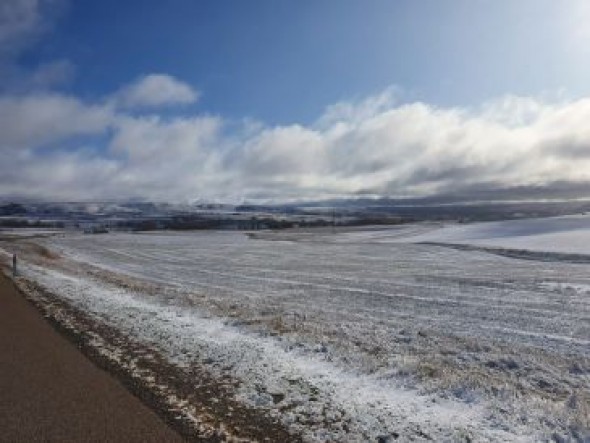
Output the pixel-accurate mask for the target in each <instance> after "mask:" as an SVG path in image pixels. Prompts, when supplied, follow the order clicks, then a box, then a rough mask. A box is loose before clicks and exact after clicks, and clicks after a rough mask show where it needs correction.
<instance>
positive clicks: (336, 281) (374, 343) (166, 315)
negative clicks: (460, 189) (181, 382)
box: [2, 225, 590, 441]
mask: <svg viewBox="0 0 590 443" xmlns="http://www.w3.org/2000/svg"><path fill="white" fill-rule="evenodd" d="M437 232H438V229H437V228H436V226H433V225H414V226H404V227H401V228H400V227H397V228H393V229H364V230H353V231H351V230H348V231H344V230H342V231H340V230H338V231H336V232H332V231H331V230H324V231H321V230H315V231H301V232H299V231H284V232H278V233H264V234H260V235H258V236H255V237H249V236H248V235H245V234H243V233H237V232H197V233H183V234H171V233H151V234H124V233H115V234H109V235H102V236H91V235H80V234H67V235H64V236H53V237H50V238H46V239H41V240H40V239H34V240H29V241H27V240H26V239H25V240H19V241H14V240H12V241H11V243H10V244H8V243H6V244H3V245H2V247H3V248H4V249H5V250H7V251H9V250H15V249H16V250H17V251H18V253H19V254H20V255H21V257H22V262H23V265H22V270H23V271H22V272H23V274H24V276H25V277H26V278H27V279H29V280H32V281H35V282H37V283H39V284H40V285H41V286H42V287H43V288H45V289H47V290H49V291H50V292H51V293H52V294H54V295H55V296H56V297H59V298H60V299H61V300H63V301H65V302H67V303H69V304H71V305H73V306H75V307H77V308H79V309H81V310H83V311H85V312H88V313H90V314H91V315H93V316H94V317H95V318H96V319H97V320H98V321H100V322H102V323H104V324H107V325H109V326H110V327H113V328H115V329H116V330H118V331H120V332H121V333H123V334H124V335H126V336H129V337H131V338H132V339H134V340H137V341H139V342H141V343H143V344H145V345H146V346H150V347H153V348H155V349H157V350H158V351H159V352H161V353H162V354H163V355H165V357H166V358H167V359H168V361H170V362H171V363H172V364H174V365H177V366H180V367H186V366H187V365H193V364H198V365H200V366H201V367H203V368H205V369H206V370H207V371H208V373H210V374H212V375H213V376H215V377H218V378H220V377H224V376H228V377H231V378H232V379H235V380H238V381H239V383H238V384H237V385H236V388H235V392H234V395H235V398H236V399H237V401H239V402H240V403H241V404H244V405H246V406H247V407H249V408H253V409H255V410H259V411H260V412H261V413H263V414H267V415H269V416H271V417H274V418H276V419H277V420H278V421H279V422H280V423H282V424H283V425H284V426H285V427H286V428H287V429H289V431H290V432H292V433H293V435H298V436H301V437H302V438H303V439H304V440H309V441H326V440H329V441H333V440H338V441H367V440H369V441H371V440H372V441H376V439H378V438H382V439H384V438H389V439H391V440H392V441H393V439H400V440H401V441H408V440H428V439H431V440H438V441H440V440H447V441H461V440H464V441H472V440H474V441H506V440H511V441H516V440H522V441H535V440H547V441H551V440H556V441H560V440H559V439H560V438H564V439H567V438H573V439H576V438H579V439H583V438H589V437H590V434H589V429H590V417H589V413H590V412H589V411H590V405H589V401H590V265H587V264H584V263H570V262H562V261H559V260H554V261H539V260H520V259H515V258H510V257H506V256H502V255H498V254H490V253H489V252H487V251H485V250H460V249H455V248H449V247H446V246H444V245H433V244H419V243H412V236H417V237H416V238H417V239H421V238H422V239H424V236H427V237H428V238H426V240H428V241H435V240H437V238H436V235H437V234H436V233H437ZM33 242H34V243H33ZM33 244H35V245H38V246H37V247H33V246H32V245H33ZM576 252H578V253H579V251H576Z"/></svg>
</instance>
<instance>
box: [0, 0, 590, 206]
mask: <svg viewBox="0 0 590 443" xmlns="http://www.w3.org/2000/svg"><path fill="white" fill-rule="evenodd" d="M589 22H590V3H588V2H587V1H585V0H560V1H554V0H447V1H439V0H421V1H415V0H397V1H395V0H387V1H386V0H364V1H361V0H297V1H296V0H291V1H286V0H253V1H249V2H244V1H239V0H215V1H214V0H201V1H194V0H169V1H166V2H162V1H155V0H141V1H140V0H127V1H125V2H121V1H114V0H103V1H100V2H91V1H84V0H79V1H73V0H2V1H1V2H0V199H3V200H8V199H13V200H16V199H28V200H51V201H73V200H75V201H95V200H129V199H142V200H153V201H168V202H183V203H185V202H194V201H207V202H226V203H237V202H246V201H247V202H262V203H268V202H285V201H309V200H322V199H333V198H358V197H369V198H376V197H392V198H409V197H412V198H414V197H426V196H437V195H440V196H442V195H445V196H448V195H463V196H467V197H468V196H470V195H471V196H475V195H477V196H480V197H481V196H482V195H484V196H486V198H488V199H494V198H495V197H497V198H510V197H511V196H518V198H521V197H522V198H526V197H527V195H530V196H531V198H532V197H533V196H534V198H536V199H538V198H544V197H546V198H555V197H560V196H563V197H590V124H589V123H590V81H588V79H590V28H589V27H588V26H587V23H589ZM467 197H466V198H467Z"/></svg>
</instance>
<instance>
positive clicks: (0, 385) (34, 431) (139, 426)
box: [0, 272, 182, 443]
mask: <svg viewBox="0 0 590 443" xmlns="http://www.w3.org/2000/svg"><path fill="white" fill-rule="evenodd" d="M181 441H182V439H181V438H180V437H179V435H178V434H176V433H175V432H174V431H173V430H171V429H170V428H169V427H168V426H167V425H166V424H165V423H164V422H163V421H162V420H161V419H160V418H159V417H158V416H157V415H156V414H155V413H154V412H153V411H151V410H150V409H149V408H147V407H146V406H145V405H144V404H143V403H141V402H140V401H139V400H138V399H137V398H136V397H134V396H133V395H131V394H130V393H129V392H128V391H127V390H126V389H125V388H124V387H123V386H122V385H121V384H120V383H119V382H118V381H117V380H115V379H114V378H113V377H111V376H110V375H109V374H108V373H106V372H105V371H103V370H101V369H99V368H98V367H96V366H95V365H93V364H92V363H91V362H90V361H89V360H88V359H86V357H84V356H83V355H82V354H81V353H80V352H79V351H78V350H77V349H76V347H75V346H74V345H73V344H71V343H70V342H69V341H67V340H66V339H65V338H64V337H62V336H61V335H59V334H58V333H57V332H55V331H54V330H53V329H52V328H51V326H50V325H49V324H48V323H47V322H46V321H45V320H44V319H43V318H42V316H41V315H40V314H39V313H38V311H37V310H35V308H33V307H32V306H31V305H30V304H29V303H28V302H27V301H26V300H25V299H24V298H23V296H22V295H21V294H19V293H18V291H17V290H16V289H15V288H14V286H13V284H12V282H11V281H10V280H9V279H7V278H6V277H5V276H4V275H3V274H2V273H1V272H0V442H11V443H17V442H27V443H29V442H129V443H131V442H142V443H143V442H159V443H164V442H181Z"/></svg>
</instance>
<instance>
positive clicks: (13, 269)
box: [12, 254, 16, 277]
mask: <svg viewBox="0 0 590 443" xmlns="http://www.w3.org/2000/svg"><path fill="white" fill-rule="evenodd" d="M12 276H13V277H16V254H12Z"/></svg>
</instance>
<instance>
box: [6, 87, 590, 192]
mask: <svg viewBox="0 0 590 443" xmlns="http://www.w3.org/2000/svg"><path fill="white" fill-rule="evenodd" d="M386 95H387V94H386ZM383 97H384V96H383V95H378V96H376V97H369V98H368V99H367V100H366V101H363V102H357V103H340V104H338V106H337V107H330V108H328V110H327V111H326V114H325V115H322V116H320V118H319V119H318V121H317V122H316V123H315V124H312V125H310V126H303V125H288V126H265V125H263V124H260V123H252V122H250V121H249V122H246V123H245V124H244V127H243V130H242V131H238V132H237V133H236V132H235V130H232V132H231V134H228V133H227V131H228V130H229V129H228V128H229V127H230V126H231V127H232V128H235V124H232V125H226V123H225V122H224V121H223V119H221V118H218V117H208V116H198V115H196V116H195V115H186V116H183V117H178V116H177V117H174V118H170V117H164V116H162V115H158V114H151V115H141V116H137V115H134V114H133V113H126V112H122V111H116V110H115V109H114V108H113V107H111V106H109V105H104V104H100V103H95V104H88V103H84V102H81V101H80V100H78V99H76V98H74V97H67V96H63V95H57V94H52V95H48V94H44V95H38V94H37V95H29V96H21V97H16V96H12V97H5V98H2V99H0V160H1V161H0V195H4V196H7V195H21V196H27V197H41V196H46V197H47V198H52V199H65V198H67V199H78V200H84V199H112V198H123V199H125V198H130V197H137V196H141V197H145V198H149V199H158V200H191V199H197V198H200V199H215V200H224V199H231V200H240V199H243V198H246V199H261V200H284V199H316V198H327V197H342V196H353V195H363V194H371V195H388V196H420V195H428V194H441V193H444V194H446V193H453V192H459V193H460V192H468V191H469V190H472V189H477V190H491V191H494V189H496V188H502V187H506V188H511V187H525V188H526V187H539V186H540V187H542V186H549V187H551V186H553V184H554V183H561V184H560V187H561V188H560V189H563V188H564V186H565V188H567V183H572V184H573V185H572V186H573V187H575V186H577V185H579V184H580V183H587V184H589V185H590V127H589V126H588V125H587V122H588V121H590V98H588V99H580V100H575V101H569V102H566V101H560V102H554V103H546V102H543V101H541V100H535V99H532V98H519V97H504V98H501V99H498V100H494V101H491V102H489V103H486V104H485V105H484V106H482V107H480V108H478V109H463V108H440V107H434V106H430V105H428V104H425V103H408V104H400V105H396V104H395V103H394V102H393V101H392V100H384V99H383ZM336 111H337V112H336ZM79 135H84V136H86V137H85V138H84V141H83V143H84V145H83V148H81V149H72V144H73V143H74V141H75V140H76V139H75V137H76V136H79ZM74 146H75V145H74ZM65 147H67V149H65ZM17 148H18V149H17ZM43 171H45V172H43ZM48 171H51V173H47V172H48ZM564 183H566V185H564ZM574 185H575V186H574ZM589 188H590V186H589Z"/></svg>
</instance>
